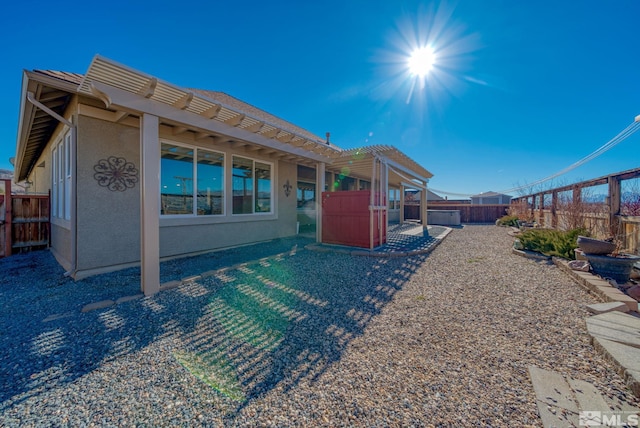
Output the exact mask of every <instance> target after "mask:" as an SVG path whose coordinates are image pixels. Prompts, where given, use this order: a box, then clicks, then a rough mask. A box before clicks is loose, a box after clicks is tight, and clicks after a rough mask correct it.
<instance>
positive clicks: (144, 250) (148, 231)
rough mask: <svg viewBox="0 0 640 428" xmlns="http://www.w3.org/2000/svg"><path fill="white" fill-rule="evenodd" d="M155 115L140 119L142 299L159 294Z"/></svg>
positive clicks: (157, 146)
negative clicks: (143, 296)
mask: <svg viewBox="0 0 640 428" xmlns="http://www.w3.org/2000/svg"><path fill="white" fill-rule="evenodd" d="M159 125H160V123H159V120H158V117H157V116H153V115H150V114H146V113H145V114H143V115H142V118H141V120H140V152H141V153H140V159H141V161H140V176H141V178H142V180H141V183H140V253H141V254H140V256H141V258H140V268H141V273H142V275H141V278H142V281H141V288H142V292H143V293H144V294H145V296H151V295H153V294H155V293H157V292H158V291H160V140H159V132H160V128H159Z"/></svg>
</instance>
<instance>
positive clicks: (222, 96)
mask: <svg viewBox="0 0 640 428" xmlns="http://www.w3.org/2000/svg"><path fill="white" fill-rule="evenodd" d="M189 90H190V91H193V92H195V93H198V94H200V95H202V96H204V97H206V98H208V99H210V100H212V101H216V102H218V103H220V104H224V105H228V106H230V107H234V108H236V109H237V110H239V111H242V112H245V113H248V114H250V115H252V116H254V117H256V118H260V119H263V120H264V121H265V122H269V123H273V124H277V125H280V127H281V128H282V129H287V130H290V131H292V132H295V133H297V134H300V135H303V136H305V137H306V138H308V139H309V140H314V141H322V138H321V137H319V136H317V135H315V134H312V133H311V132H309V131H307V130H306V129H303V128H301V127H299V126H297V125H294V124H293V123H291V122H287V121H286V120H283V119H280V118H279V117H277V116H274V115H272V114H271V113H267V112H266V111H264V110H261V109H259V108H257V107H254V106H253V105H251V104H249V103H246V102H244V101H242V100H239V99H238V98H236V97H233V96H231V95H229V94H226V93H224V92H219V91H208V90H206V89H189Z"/></svg>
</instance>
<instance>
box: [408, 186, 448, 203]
mask: <svg viewBox="0 0 640 428" xmlns="http://www.w3.org/2000/svg"><path fill="white" fill-rule="evenodd" d="M421 193H422V191H420V190H415V189H407V190H405V192H404V199H405V203H407V204H413V203H419V202H420V194H421ZM444 200H445V199H444V198H443V197H442V196H440V195H438V194H437V193H434V192H432V191H431V190H429V189H427V202H433V201H444Z"/></svg>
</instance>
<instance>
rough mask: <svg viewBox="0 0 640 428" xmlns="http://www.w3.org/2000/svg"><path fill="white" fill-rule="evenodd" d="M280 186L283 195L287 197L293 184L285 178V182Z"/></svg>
mask: <svg viewBox="0 0 640 428" xmlns="http://www.w3.org/2000/svg"><path fill="white" fill-rule="evenodd" d="M282 187H283V188H284V195H285V196H286V197H287V198H288V197H289V195H290V194H291V189H293V186H292V185H291V183H289V179H287V182H286V183H284V185H283V186H282Z"/></svg>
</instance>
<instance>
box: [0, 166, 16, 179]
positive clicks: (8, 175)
mask: <svg viewBox="0 0 640 428" xmlns="http://www.w3.org/2000/svg"><path fill="white" fill-rule="evenodd" d="M12 179H13V171H11V170H9V169H0V180H12Z"/></svg>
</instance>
